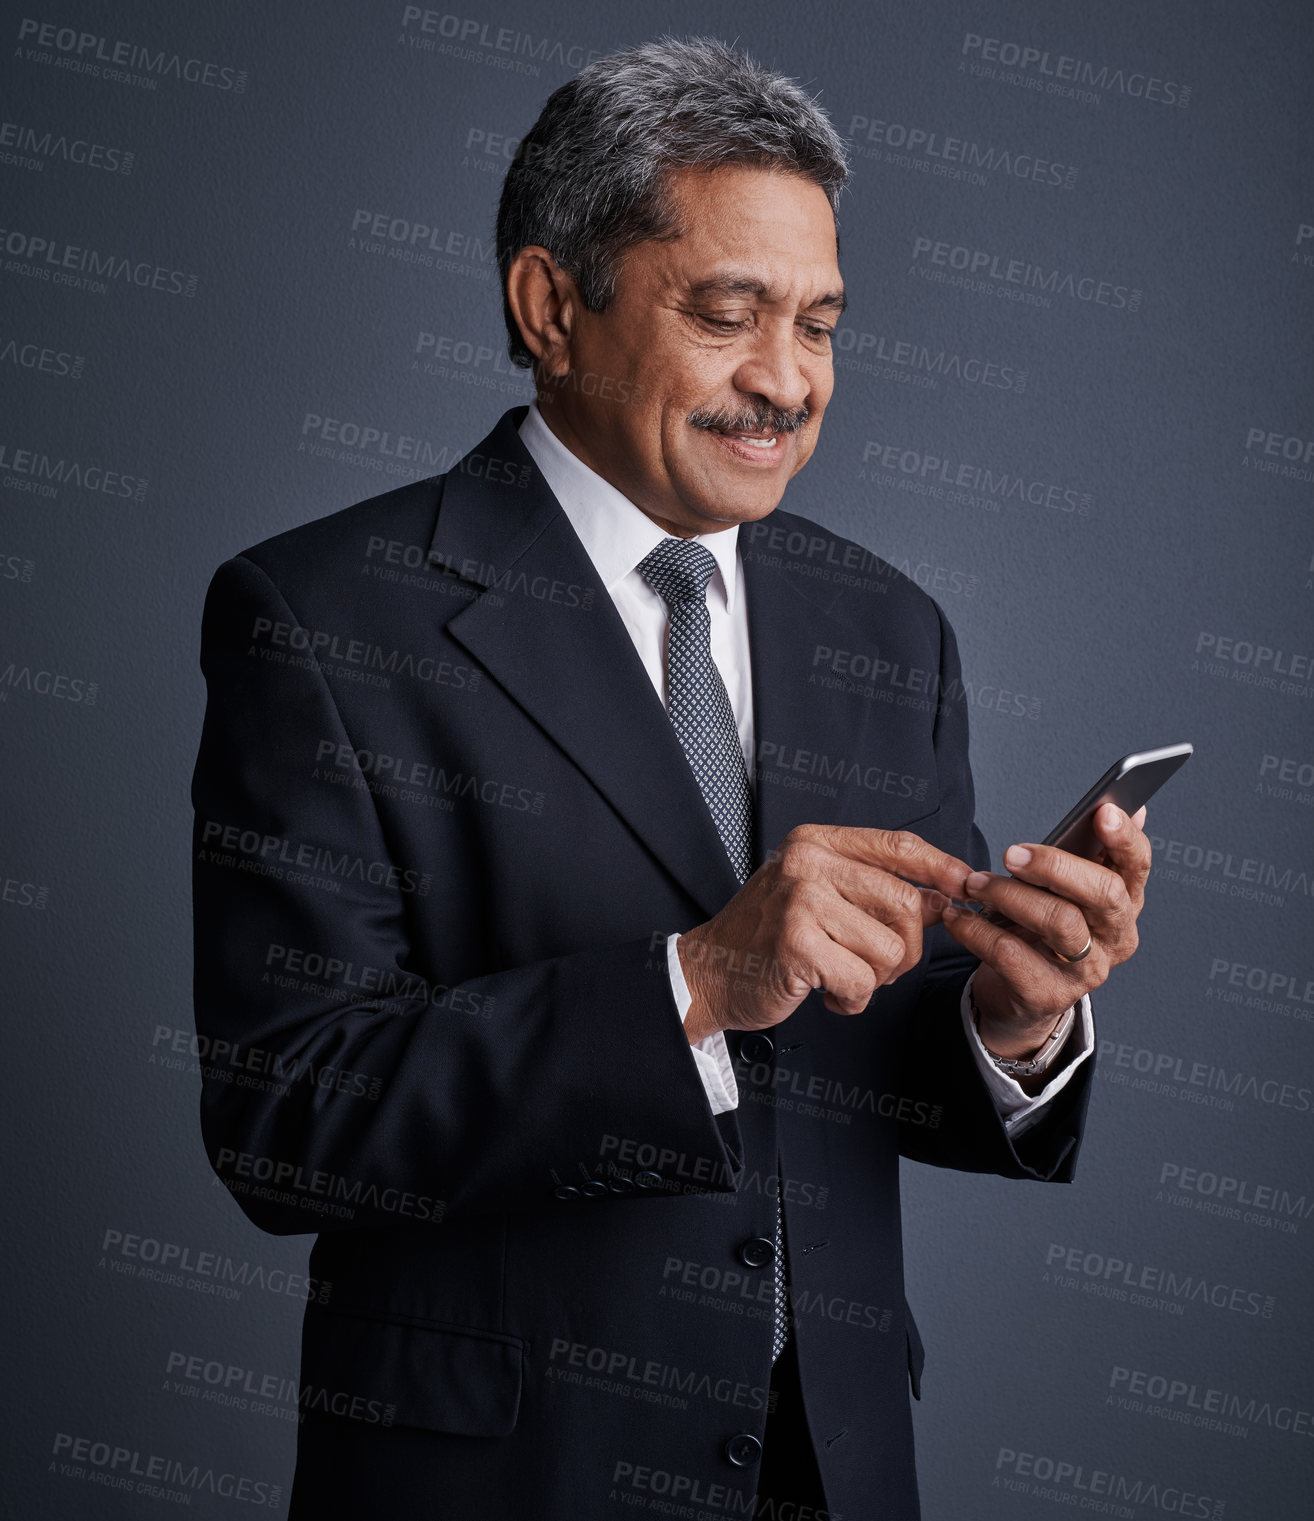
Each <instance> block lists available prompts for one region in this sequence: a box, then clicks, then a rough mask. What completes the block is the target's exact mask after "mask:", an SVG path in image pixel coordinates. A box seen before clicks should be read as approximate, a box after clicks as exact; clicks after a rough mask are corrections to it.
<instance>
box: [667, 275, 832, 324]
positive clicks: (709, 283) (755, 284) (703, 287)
mask: <svg viewBox="0 0 1314 1521" xmlns="http://www.w3.org/2000/svg"><path fill="white" fill-rule="evenodd" d="M689 294H690V295H691V296H693V297H694V298H695V299H697V298H698V297H701V296H752V297H754V298H755V299H756V300H758V301H771V300H773V299H775V298H774V296H773V294H772V291H771V288H770V287H769V286H768V285H767V284H766V283H765V282H764V281H762V280H758V279H755V278H754V277H753V276H752V275H713V276H712V278H711V279H708V280H695V281H694V282H693V283H692V284H691V285H690V286H689ZM848 304H849V298H848V296H847V295H845V293H844V292H843V291H842V290H837V291H827V292H826V294H825V295H824V296H818V297H817V299H816V300H815V301H810V302H809V303H808V306H807V309H808V310H809V311H812V310H814V309H815V308H817V307H824V308H825V309H826V310H827V311H833V312H834V313H835V315H836V316H837V317H838V316H839V314H840V313H841V312H842V311H843V310H844V308H845V307H846V306H847V305H848Z"/></svg>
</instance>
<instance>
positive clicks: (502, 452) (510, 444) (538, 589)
mask: <svg viewBox="0 0 1314 1521" xmlns="http://www.w3.org/2000/svg"><path fill="white" fill-rule="evenodd" d="M523 417H524V409H523V408H515V409H513V410H512V411H510V412H508V413H506V414H505V415H504V416H503V418H502V420H501V422H499V423H498V425H497V427H496V428H494V430H493V431H492V433H490V434H489V436H488V437H487V438H486V439H485V440H484V441H483V443H481V444H480V445H479V446H478V448H476V449H475V450H472V451H471V453H470V454H468V455H466V457H465V458H464V459H463V460H462V461H461V462H460V463H459V464H458V465H456V466H455V468H454V469H453V470H452V471H451V472H450V473H449V474H448V476H447V478H446V481H445V484H444V488H443V498H442V505H441V507H440V509H439V513H438V523H437V527H436V529H435V532H434V536H433V541H432V544H431V546H430V550H429V560H430V564H431V565H432V566H433V573H434V574H442V573H444V567H446V568H447V571H448V572H449V573H454V574H459V575H461V576H462V577H463V579H466V580H469V581H474V582H476V583H477V584H478V585H480V586H482V587H484V588H486V589H487V591H486V594H485V595H481V596H479V597H477V598H476V599H475V600H474V601H473V602H471V603H470V604H469V605H468V606H467V607H465V608H463V609H462V610H461V611H460V612H458V613H457V614H456V615H455V616H454V617H453V618H451V619H450V620H449V621H448V623H447V625H446V627H447V632H448V633H449V634H450V635H451V636H452V638H454V639H455V640H456V641H457V642H458V643H459V644H461V645H462V646H463V647H464V648H465V649H467V650H468V651H469V652H470V654H471V655H473V656H474V657H475V659H477V660H478V661H479V662H480V663H481V664H482V665H483V666H484V668H485V669H486V670H487V671H488V673H489V675H490V676H491V677H492V678H493V679H494V680H495V681H496V682H497V683H498V684H499V685H500V686H501V687H502V688H503V690H504V691H505V692H506V693H507V694H508V695H509V696H510V697H511V698H512V699H513V700H514V701H515V702H516V703H518V704H519V706H520V707H521V708H523V709H524V711H525V712H526V713H528V714H529V716H530V717H531V718H533V719H534V721H535V722H536V723H537V724H538V725H539V726H540V727H541V728H542V729H543V730H544V731H545V732H546V733H547V734H548V735H549V736H550V737H551V739H552V740H553V741H554V742H555V743H556V744H557V746H558V747H559V748H560V749H561V750H562V751H564V753H565V754H566V755H568V756H569V757H570V759H571V760H572V761H573V762H574V764H575V765H576V766H578V767H579V769H580V770H581V771H582V772H583V773H584V774H585V775H586V776H587V777H588V778H589V780H590V781H591V782H592V783H593V785H594V786H595V787H596V788H597V789H598V791H599V792H600V793H601V794H602V795H603V796H604V797H605V798H606V799H607V801H608V802H609V803H610V804H611V806H612V807H613V808H614V809H615V810H616V812H617V813H619V814H620V815H621V817H622V818H624V819H625V821H626V822H627V823H628V824H629V826H630V828H631V829H633V830H634V832H635V834H636V835H638V837H639V838H640V839H641V840H642V841H643V843H644V845H645V846H646V847H647V849H648V850H649V851H650V852H651V853H652V854H653V855H654V856H655V857H656V858H657V860H658V861H660V862H661V864H662V865H663V866H664V867H665V868H666V869H667V871H669V872H670V873H671V875H672V876H673V877H674V878H675V879H676V880H677V881H678V882H679V883H680V884H681V885H682V886H683V887H684V889H685V890H686V891H687V892H688V893H689V895H690V896H691V897H692V898H693V899H694V901H695V902H697V903H698V904H699V905H700V907H701V908H702V909H703V911H704V912H705V913H706V914H707V915H708V916H709V917H710V916H711V915H712V914H715V913H716V912H718V911H719V910H720V909H721V908H722V907H723V906H724V904H725V902H726V901H727V899H728V898H730V897H731V896H732V895H733V893H734V892H735V890H736V888H737V886H738V883H737V881H736V878H735V874H734V871H733V869H732V868H731V865H730V860H729V857H728V856H727V855H726V852H725V847H724V846H723V845H722V843H721V839H720V836H719V835H718V834H717V832H716V826H715V825H714V824H713V822H712V817H711V814H710V813H709V812H708V810H707V805H706V803H705V802H704V801H703V796H702V793H701V792H700V791H699V790H698V783H697V781H696V780H695V779H694V775H693V772H692V770H691V769H690V767H689V762H688V760H687V758H686V757H685V754H684V751H683V749H682V748H681V746H680V741H679V739H678V737H677V736H676V733H675V730H674V728H673V727H672V726H671V722H670V719H669V718H668V717H667V714H666V710H665V708H664V707H663V706H662V702H661V699H660V697H658V695H657V693H656V691H655V690H654V688H653V685H652V682H651V681H650V680H649V678H648V673H647V672H646V670H645V669H644V667H643V662H642V661H641V660H640V659H639V655H638V652H637V651H636V650H635V648H634V644H633V641H632V640H631V639H630V636H629V632H628V631H627V629H626V627H625V625H624V623H623V622H622V621H621V617H620V614H619V613H618V612H617V611H616V606H615V604H614V603H613V602H612V600H611V597H610V595H609V593H608V592H607V590H606V588H605V587H603V586H601V585H600V584H599V583H598V579H597V572H596V570H595V569H594V566H593V562H592V560H590V558H589V556H588V553H587V551H586V550H585V549H584V546H583V545H582V544H581V543H580V540H579V537H578V535H577V534H576V533H575V530H574V528H573V527H572V526H571V523H570V519H569V518H568V517H567V516H566V514H565V513H564V512H563V511H562V510H561V507H560V505H559V504H558V502H557V501H556V498H555V497H553V495H552V493H551V491H550V490H549V489H548V486H547V483H546V482H545V481H544V480H543V478H542V476H541V475H540V474H539V472H538V470H537V469H536V468H535V467H534V464H533V461H532V460H531V458H530V456H529V454H528V452H527V451H526V450H525V448H524V446H523V445H522V444H521V443H520V440H519V437H518V436H517V429H518V428H519V425H520V422H521V421H522V419H523ZM553 583H556V584H557V588H558V589H557V592H556V596H557V598H558V600H553V592H552V588H553ZM563 588H564V589H565V590H562V589H563ZM572 603H574V604H575V605H572ZM581 603H587V605H579V604H581Z"/></svg>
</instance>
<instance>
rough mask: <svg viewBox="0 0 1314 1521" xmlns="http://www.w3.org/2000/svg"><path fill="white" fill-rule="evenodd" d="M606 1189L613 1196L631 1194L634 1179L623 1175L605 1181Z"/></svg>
mask: <svg viewBox="0 0 1314 1521" xmlns="http://www.w3.org/2000/svg"><path fill="white" fill-rule="evenodd" d="M607 1187H608V1188H609V1189H611V1191H612V1193H614V1194H632V1193H633V1192H634V1179H633V1178H627V1177H624V1176H623V1175H617V1176H616V1177H614V1178H608V1179H607Z"/></svg>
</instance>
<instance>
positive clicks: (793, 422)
mask: <svg viewBox="0 0 1314 1521" xmlns="http://www.w3.org/2000/svg"><path fill="white" fill-rule="evenodd" d="M811 415H812V414H811V412H809V411H808V409H807V407H792V408H791V409H790V410H789V411H785V410H784V409H783V408H781V407H776V406H772V404H771V403H770V402H769V401H761V402H758V403H756V404H755V405H753V406H750V407H747V408H745V409H744V410H743V411H740V412H730V411H726V410H725V409H724V408H716V407H699V408H698V409H697V410H696V411H694V412H690V414H689V421H690V423H692V424H693V426H694V427H695V428H705V429H706V430H707V431H708V432H710V433H797V432H798V430H799V429H800V428H801V427H802V426H803V424H804V423H806V422H807V420H808V418H809V417H811Z"/></svg>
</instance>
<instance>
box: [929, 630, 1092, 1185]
mask: <svg viewBox="0 0 1314 1521" xmlns="http://www.w3.org/2000/svg"><path fill="white" fill-rule="evenodd" d="M936 613H937V615H938V617H939V621H940V669H939V709H938V712H937V715H936V721H935V737H934V744H935V755H936V769H937V774H938V779H939V784H940V797H941V818H942V830H941V844H942V847H943V848H944V849H945V850H947V851H949V852H950V853H951V854H953V855H956V856H958V857H960V859H962V860H964V861H967V862H969V863H970V864H971V865H972V866H973V867H974V868H975V869H977V870H983V871H984V870H989V867H990V851H989V848H988V846H987V845H986V842H985V838H984V836H983V835H982V833H981V831H980V830H979V829H978V828H977V826H976V822H975V807H976V804H975V797H974V793H973V788H972V773H971V769H970V766H969V764H968V744H967V738H968V736H967V729H968V719H967V700H966V691H965V689H964V686H963V681H962V669H961V664H960V661H959V657H958V645H957V641H956V639H955V638H954V633H953V630H952V629H951V628H950V626H949V623H948V620H947V619H946V618H945V616H944V614H943V612H941V611H940V609H939V608H938V607H937V608H936ZM926 949H927V956H928V962H927V970H926V978H925V982H924V984H923V988H922V996H921V998H920V1000H919V1002H918V1004H917V1006H916V1008H915V1010H914V1011H913V1015H912V1018H911V1019H910V1020H909V1021H908V1024H907V1027H906V1035H905V1039H904V1042H903V1048H902V1053H901V1067H902V1071H903V1074H904V1079H903V1080H904V1083H905V1084H906V1089H905V1091H908V1092H925V1091H931V1092H934V1093H935V1094H936V1096H937V1101H938V1105H939V1109H940V1115H941V1121H940V1123H939V1125H937V1126H936V1127H934V1128H931V1127H928V1126H925V1125H918V1126H913V1125H903V1126H901V1127H900V1150H901V1152H902V1153H903V1155H904V1156H907V1157H911V1158H913V1159H914V1160H915V1161H919V1162H929V1163H932V1164H933V1165H935V1166H938V1167H953V1168H957V1169H959V1170H960V1171H963V1172H991V1173H998V1174H1001V1175H1002V1176H1004V1177H1008V1178H1029V1179H1033V1180H1037V1181H1044V1182H1064V1183H1066V1182H1071V1180H1072V1176H1073V1172H1074V1168H1075V1164H1076V1156H1077V1149H1078V1146H1079V1143H1080V1140H1081V1134H1082V1129H1083V1127H1084V1123H1085V1114H1086V1106H1087V1104H1088V1102H1089V1099H1090V1084H1091V1069H1092V1066H1093V1063H1091V1062H1089V1061H1087V1062H1083V1063H1082V1065H1081V1067H1080V1069H1079V1070H1078V1071H1076V1072H1074V1073H1073V1075H1072V1078H1071V1079H1070V1081H1069V1082H1068V1083H1067V1084H1066V1085H1065V1086H1064V1087H1063V1089H1062V1091H1061V1092H1060V1093H1059V1094H1057V1096H1056V1097H1055V1098H1054V1099H1053V1101H1052V1102H1051V1103H1050V1105H1049V1106H1048V1107H1047V1109H1046V1110H1045V1112H1044V1114H1043V1115H1042V1116H1041V1117H1040V1118H1039V1119H1037V1120H1036V1121H1035V1122H1034V1123H1033V1124H1031V1125H1030V1126H1029V1128H1027V1129H1026V1130H1025V1131H1024V1132H1023V1133H1022V1134H1020V1135H1016V1136H1014V1137H1012V1138H1010V1136H1009V1134H1008V1131H1007V1130H1006V1128H1005V1125H1004V1121H1003V1118H1002V1117H1001V1115H1000V1114H999V1111H998V1109H997V1108H996V1107H995V1104H994V1101H993V1100H992V1098H991V1096H990V1092H989V1089H988V1087H987V1085H986V1082H985V1080H984V1078H983V1077H982V1074H981V1072H980V1069H979V1068H978V1066H977V1064H976V1061H975V1060H974V1058H973V1056H972V1052H971V1048H970V1046H969V1044H968V1041H967V1039H966V1035H965V1032H964V1030H963V1026H962V1014H961V1000H962V992H963V987H964V985H965V984H966V982H967V979H968V977H970V976H971V974H972V972H973V970H974V969H975V968H976V966H977V964H978V963H977V959H976V957H974V956H971V955H969V954H968V952H966V951H965V950H963V948H962V947H961V946H960V945H959V944H958V942H957V941H956V940H954V939H953V938H952V937H951V936H950V935H949V933H948V931H947V930H945V929H944V928H943V927H942V926H938V925H937V926H936V927H935V928H934V929H932V930H930V931H929V932H928V934H927V937H926Z"/></svg>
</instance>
